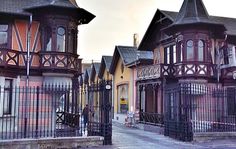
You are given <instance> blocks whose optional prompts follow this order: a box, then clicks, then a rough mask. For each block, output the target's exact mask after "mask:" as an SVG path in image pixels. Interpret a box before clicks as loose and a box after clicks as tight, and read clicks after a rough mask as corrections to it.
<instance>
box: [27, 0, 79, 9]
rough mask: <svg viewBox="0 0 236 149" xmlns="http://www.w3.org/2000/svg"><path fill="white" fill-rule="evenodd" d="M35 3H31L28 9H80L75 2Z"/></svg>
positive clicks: (40, 0)
mask: <svg viewBox="0 0 236 149" xmlns="http://www.w3.org/2000/svg"><path fill="white" fill-rule="evenodd" d="M34 1H35V2H34V3H31V4H30V5H29V6H27V7H26V8H25V9H27V8H31V9H33V8H40V7H48V6H52V7H64V8H72V9H76V8H79V7H78V5H77V4H76V2H75V1H74V0H34Z"/></svg>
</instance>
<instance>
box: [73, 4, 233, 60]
mask: <svg viewBox="0 0 236 149" xmlns="http://www.w3.org/2000/svg"><path fill="white" fill-rule="evenodd" d="M182 2H183V0H77V4H78V5H79V7H82V8H84V9H86V10H88V11H89V12H91V13H93V14H94V15H96V17H95V18H94V19H93V20H92V21H91V22H90V23H89V24H86V25H82V26H79V34H78V54H79V55H80V58H82V59H83V62H91V61H92V60H94V61H98V62H100V61H101V57H102V55H111V56H112V55H113V52H114V48H115V45H125V46H132V45H133V34H134V33H138V35H139V41H141V40H142V37H143V35H144V33H145V32H146V30H147V28H148V26H149V24H150V22H151V20H152V18H153V16H154V14H155V12H156V9H157V8H158V9H161V10H169V11H179V9H180V7H181V4H182ZM203 2H204V4H205V6H206V9H207V11H208V13H209V14H210V15H214V16H225V17H233V18H236V9H235V7H236V5H235V4H236V1H235V0H203Z"/></svg>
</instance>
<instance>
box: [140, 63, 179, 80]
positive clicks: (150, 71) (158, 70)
mask: <svg viewBox="0 0 236 149" xmlns="http://www.w3.org/2000/svg"><path fill="white" fill-rule="evenodd" d="M174 71H175V70H174V69H173V65H169V64H155V65H148V66H142V67H138V68H137V78H138V79H139V80H143V79H156V78H160V77H163V76H172V75H173V74H174Z"/></svg>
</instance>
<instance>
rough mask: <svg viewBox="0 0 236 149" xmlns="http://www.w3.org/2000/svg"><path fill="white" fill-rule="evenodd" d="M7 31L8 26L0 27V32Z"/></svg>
mask: <svg viewBox="0 0 236 149" xmlns="http://www.w3.org/2000/svg"><path fill="white" fill-rule="evenodd" d="M7 30H8V25H0V31H5V32H6V31H7Z"/></svg>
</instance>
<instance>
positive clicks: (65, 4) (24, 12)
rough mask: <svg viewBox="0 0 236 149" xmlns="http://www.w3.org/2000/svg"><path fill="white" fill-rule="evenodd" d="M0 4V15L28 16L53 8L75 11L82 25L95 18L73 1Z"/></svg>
mask: <svg viewBox="0 0 236 149" xmlns="http://www.w3.org/2000/svg"><path fill="white" fill-rule="evenodd" d="M0 3H1V5H0V14H5V15H7V14H8V15H13V16H30V15H31V12H32V11H33V10H35V9H39V8H45V7H50V8H52V7H54V8H59V9H60V8H61V9H70V10H75V11H76V13H78V14H79V16H80V19H82V20H81V23H83V24H86V23H88V22H90V21H91V20H92V19H93V18H94V17H95V16H94V15H93V14H91V13H90V12H88V11H86V10H85V9H83V8H80V7H78V5H77V4H76V1H75V0H0Z"/></svg>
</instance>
